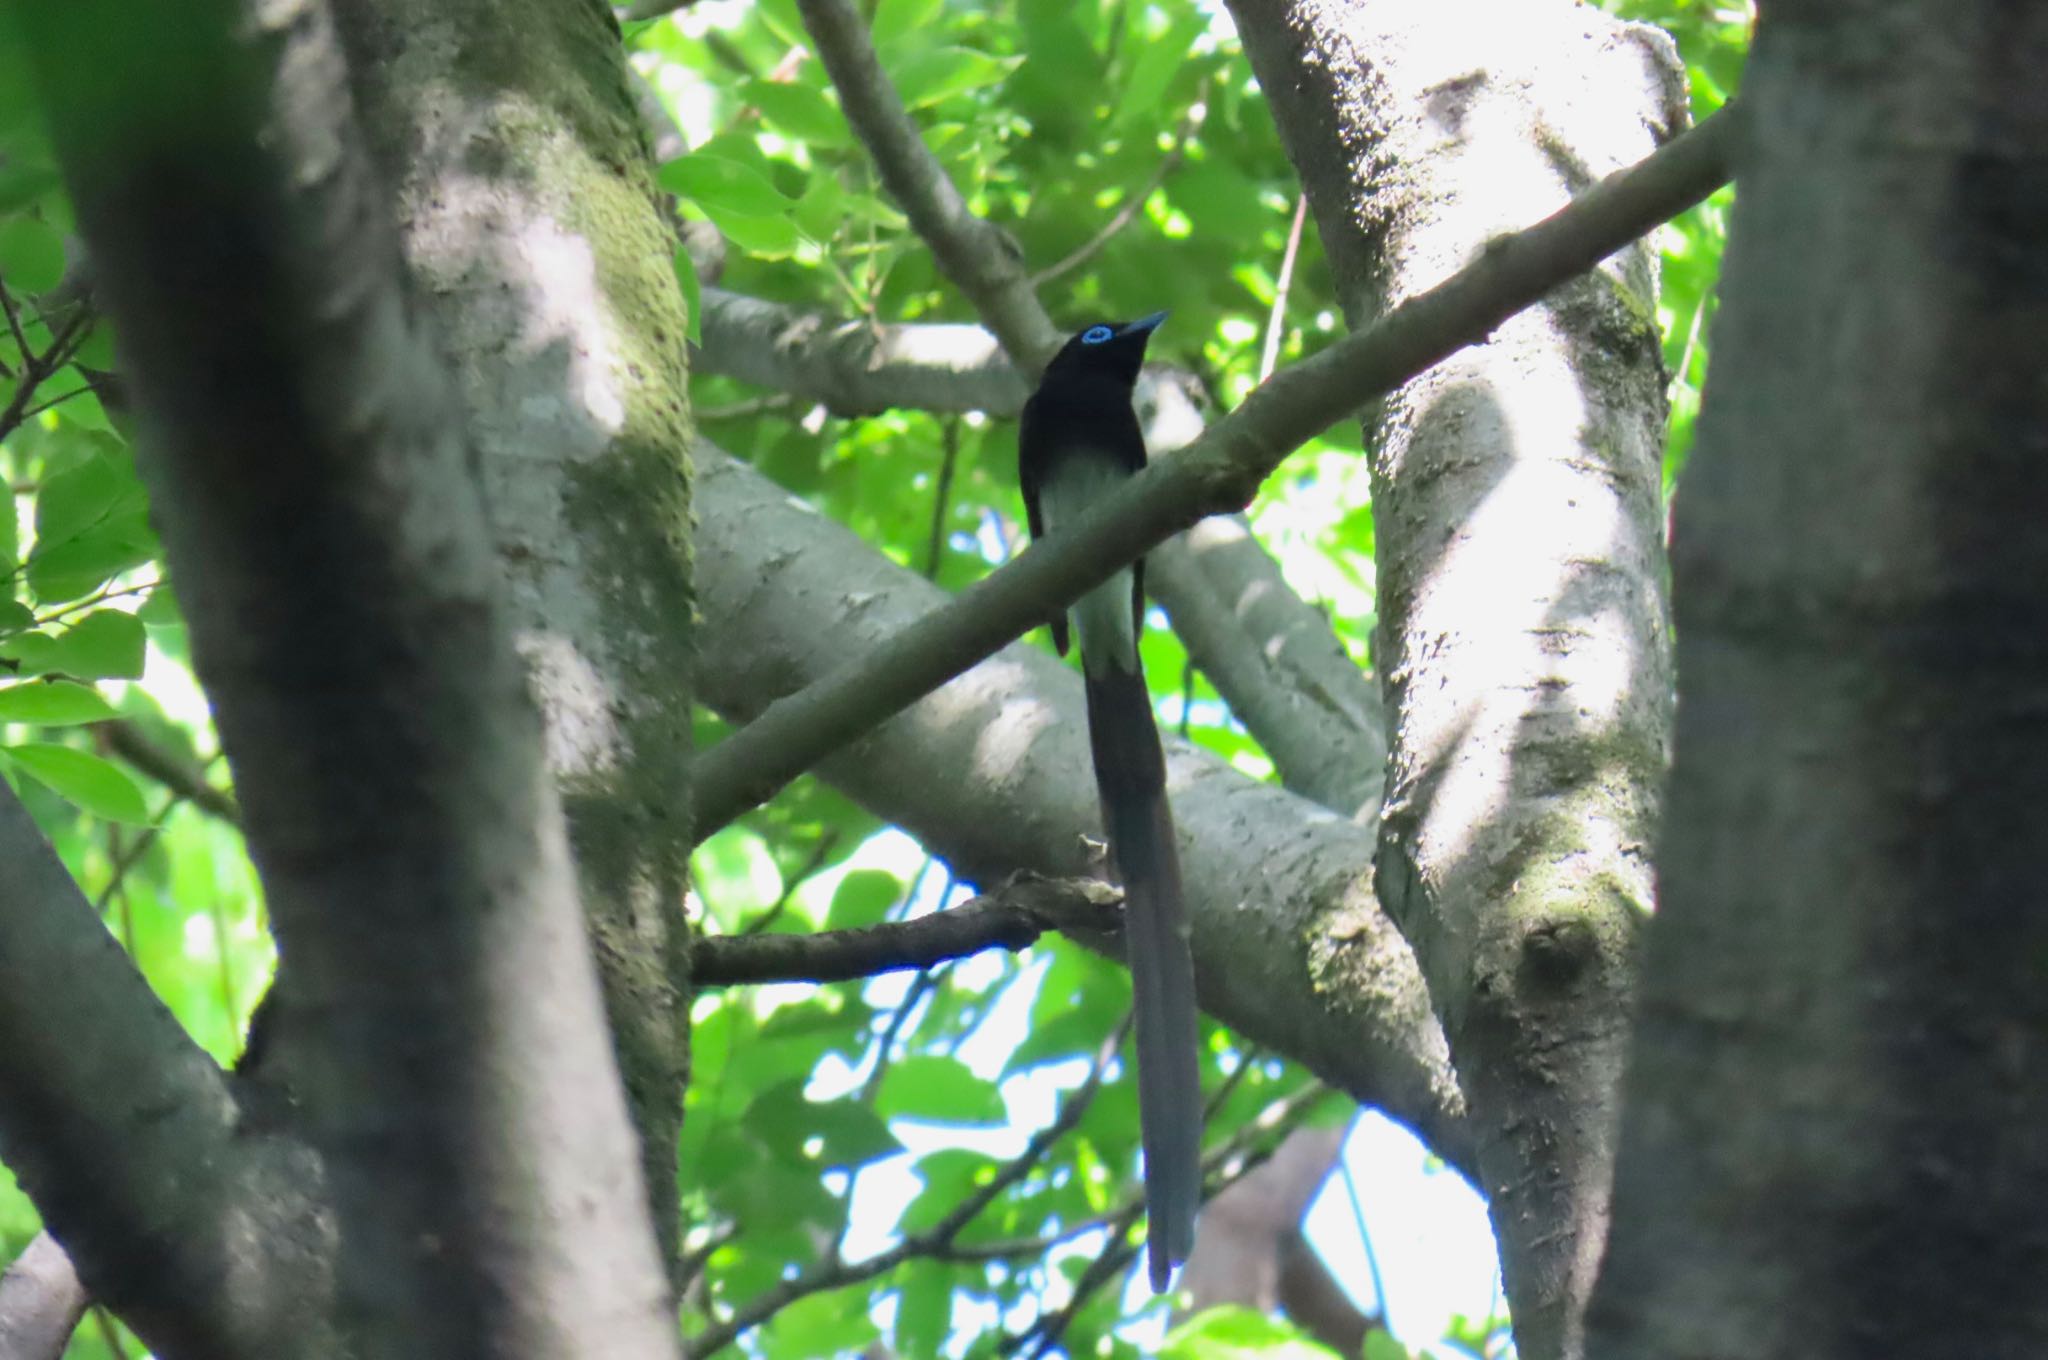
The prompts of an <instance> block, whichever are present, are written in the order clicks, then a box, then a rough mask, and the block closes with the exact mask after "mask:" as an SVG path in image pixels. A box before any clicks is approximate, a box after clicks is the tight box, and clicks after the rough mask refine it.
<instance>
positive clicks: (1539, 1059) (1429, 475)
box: [1233, 0, 1682, 1360]
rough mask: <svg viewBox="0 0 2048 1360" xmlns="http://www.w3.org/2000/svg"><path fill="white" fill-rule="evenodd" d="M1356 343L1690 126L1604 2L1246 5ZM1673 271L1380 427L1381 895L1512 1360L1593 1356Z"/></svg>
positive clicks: (1662, 49)
mask: <svg viewBox="0 0 2048 1360" xmlns="http://www.w3.org/2000/svg"><path fill="white" fill-rule="evenodd" d="M1233 11H1234V13H1235V14H1236V16H1237V20H1238V30H1239V32H1240V33H1241V34H1242V35H1243V38H1244V42H1245V47H1246V51H1247V53H1248V55H1249V56H1250V57H1251V59H1252V65H1253V68H1254V70H1255V71H1256V72H1257V73H1258V75H1259V79H1260V84H1261V86H1262V87H1263V88H1264V89H1265V90H1266V92H1267V95H1268V98H1269V100H1270V102H1271V104H1272V107H1273V113H1274V117H1275V120H1276V122H1277V123H1278V125H1279V128H1280V132H1281V136H1282V140H1283V141H1284V142H1285V144H1286V145H1287V147H1288V152H1289V155H1290V157H1291V158H1292V159H1293V160H1294V162H1295V164H1296V166H1297V167H1298V168H1299V169H1300V171H1301V173H1302V177H1303V183H1304V185H1305V186H1306V189H1307V191H1308V196H1309V203H1310V205H1311V206H1312V207H1313V208H1314V209H1315V213H1316V220H1317V224H1318V226H1319V228H1320V229H1321V232H1322V236H1323V242H1324V247H1325V249H1326V251H1327V252H1328V254H1329V257H1330V261H1331V265H1332V268H1333V270H1334V272H1335V274H1336V277H1337V281H1338V287H1339V294H1340V297H1341V298H1342V300H1343V302H1344V304H1345V308H1346V311H1347V314H1348V316H1349V318H1350V320H1351V323H1352V325H1353V326H1354V327H1360V326H1363V325H1364V324H1366V323H1368V322H1370V321H1372V320H1373V319H1375V318H1377V317H1379V316H1381V315H1382V314H1383V313H1385V312H1386V311H1387V309H1388V308H1390V307H1392V306H1395V305H1397V304H1399V303H1401V302H1403V301H1405V300H1407V299H1408V298H1410V297H1412V296H1414V295H1415V294H1416V293H1417V292H1419V291H1420V290H1422V289H1423V288H1425V287H1427V286H1429V285H1431V284H1434V283H1435V282H1436V281H1437V280H1438V279H1441V278H1442V277H1444V276H1445V275H1447V274H1450V273H1452V272H1453V271H1454V270H1456V269H1457V268H1458V267H1460V266H1461V265H1462V264H1464V263H1465V262H1466V261H1468V260H1470V259H1473V258H1475V257H1483V256H1484V254H1485V252H1486V250H1487V249H1488V248H1489V247H1490V243H1491V242H1492V240H1493V239H1494V238H1495V237H1496V236H1498V235H1499V234H1500V233H1501V232H1503V231H1506V230H1509V229H1511V228H1512V227H1513V226H1515V225H1516V224H1517V223H1518V222H1521V221H1526V220H1527V219H1528V218H1530V217H1532V216H1535V215H1536V214H1538V213H1540V212H1543V211H1546V210H1548V209H1551V208H1554V207H1556V206H1557V205H1559V204H1562V203H1564V202H1566V201H1568V200H1570V199H1571V198H1572V197H1573V196H1575V195H1577V194H1579V193H1580V192H1582V191H1583V190H1584V189H1586V188H1587V186H1589V185H1591V184H1592V183H1594V182H1595V181H1596V180H1598V179H1599V178H1600V177H1602V176H1604V175H1606V174H1607V173H1609V172H1610V171H1612V170H1614V169H1616V168H1618V167H1621V166H1624V165H1627V164H1629V163H1631V162H1632V161H1635V160H1637V159H1639V158H1640V157H1642V156H1643V155H1645V154H1647V153H1648V152H1650V151H1651V150H1652V149H1653V148H1654V147H1655V145H1656V144H1657V142H1658V141H1659V140H1661V139H1662V138H1663V137H1665V136H1667V135H1669V134H1670V133H1672V132H1674V131H1676V127H1677V123H1678V121H1679V120H1680V119H1681V118H1682V103H1681V102H1680V101H1679V100H1678V87H1677V84H1676V63H1675V61H1674V59H1673V57H1672V55H1671V53H1670V51H1669V47H1668V43H1666V42H1663V41H1662V40H1661V39H1655V40H1653V39H1651V38H1649V37H1647V36H1646V35H1645V34H1644V33H1642V32H1640V31H1637V30H1630V29H1627V28H1625V27H1622V26H1617V25H1613V24H1611V23H1610V22H1608V21H1605V20H1603V19H1599V18H1597V17H1591V16H1590V15H1589V12H1588V11H1587V10H1586V9H1585V7H1583V6H1574V5H1570V4H1562V3H1555V4H1554V3H1544V2H1543V0H1513V2H1512V3H1480V2H1478V0H1468V2H1467V3H1460V4H1446V3H1443V2H1442V0H1415V2H1414V3H1387V4H1380V5H1374V6H1370V7H1360V6H1356V5H1351V4H1345V3H1337V0H1239V3H1236V4H1235V5H1233ZM1655 296H1656V266H1655V257H1654V255H1653V254H1652V253H1651V252H1650V251H1649V250H1648V249H1647V248H1646V247H1645V246H1643V245H1641V244H1637V245H1634V246H1631V247H1628V248H1626V249H1624V250H1622V251H1621V252H1620V253H1618V254H1616V255H1614V256H1612V257H1610V258H1609V259H1608V260H1607V261H1606V262H1605V263H1604V264H1603V265H1602V266H1601V267H1600V268H1599V269H1596V270H1595V271H1593V272H1592V273H1591V274H1589V275H1587V276H1585V277H1582V278H1580V279H1577V280H1574V281H1573V282H1571V283H1569V284H1566V285H1564V286H1563V287H1560V288H1558V289H1557V290H1556V291H1554V292H1552V293H1551V294H1550V295H1549V296H1548V297H1547V298H1546V299H1545V300H1544V301H1543V302H1541V303H1539V304H1538V305H1537V306H1535V307H1532V308H1531V309H1529V310H1528V311H1526V312H1523V313H1521V314H1520V315H1517V316H1516V317H1514V318H1512V319H1510V320H1508V321H1507V322H1505V323H1504V324H1502V325H1501V326H1499V327H1497V328H1496V329H1495V330H1494V332H1493V334H1492V336H1491V337H1490V339H1489V340H1488V341H1487V342H1486V343H1485V344H1482V345H1475V346H1473V347H1471V348H1468V349H1465V350H1461V351H1460V352H1458V353H1457V354H1455V355H1453V356H1451V357H1449V358H1448V359H1446V360H1445V361H1444V362H1442V363H1440V364H1438V365H1437V366H1435V367H1434V368H1432V369H1431V370H1429V371H1428V372H1427V373H1425V374H1423V375H1421V376H1420V377H1418V378H1416V379H1414V380H1413V381H1411V382H1409V383H1407V384H1406V385H1405V386H1404V387H1402V388H1401V389H1399V390H1398V391H1397V392H1395V393H1392V394H1390V395H1389V396H1388V397H1386V398H1385V399H1384V401H1383V402H1382V403H1381V404H1380V406H1379V408H1378V410H1377V411H1376V412H1375V413H1374V414H1373V415H1372V416H1370V417H1369V419H1368V422H1367V438H1368V446H1369V448H1370V449H1371V451H1372V452H1371V457H1372V460H1373V500H1374V520H1375V525H1376V528H1377V545H1378V559H1379V583H1380V622H1379V635H1378V638H1377V646H1376V649H1375V652H1376V655H1375V660H1376V662H1377V665H1378V670H1379V673H1380V674H1381V676H1382V678H1383V681H1384V683H1385V686H1386V691H1387V699H1388V706H1389V709H1390V710H1391V725H1390V735H1391V738H1392V743H1391V744H1392V752H1391V763H1390V775H1389V786H1388V791H1387V807H1386V811H1385V813H1384V814H1383V820H1382V824H1381V829H1382V834H1381V838H1380V846H1379V853H1378V857H1377V880H1376V881H1377V886H1378V889H1379V894H1380V897H1381V899H1382V900H1383V901H1384V902H1385V903H1386V905H1387V909H1388V911H1389V913H1390V915H1392V916H1393V918H1394V919H1395V920H1396V921H1397V922H1399V924H1400V926H1401V929H1402V931H1403V932H1404V934H1405V935H1406V936H1407V937H1408V939H1409V940H1410V942H1411V943H1412V944H1413V946H1414V948H1415V951H1416V956H1417V958H1418V960H1419V961H1420V963H1421V966H1422V968H1423V972H1424V976H1425V977H1426V978H1427V979H1428V983H1429V991H1430V999H1431V1002H1432V1004H1433V1005H1434V1007H1435V1009H1436V1012H1437V1014H1438V1016H1439V1017H1440V1018H1441V1020H1442V1022H1443V1026H1444V1031H1445V1035H1446V1037H1447V1039H1448V1040H1449V1043H1450V1046H1451V1054H1452V1058H1453V1061H1454V1062H1455V1063H1456V1065H1457V1069H1458V1073H1459V1077H1460V1081H1461V1085H1462V1086H1463V1089H1464V1091H1465V1094H1466V1098H1467V1100H1468V1101H1469V1102H1470V1106H1471V1111H1472V1116H1473V1119H1474V1134H1475V1136H1476V1137H1477V1139H1478V1147H1479V1170H1480V1179H1481V1184H1482V1188H1483V1189H1484V1192H1485V1193H1486V1196H1487V1199H1488V1203H1489V1206H1490V1209H1491V1213H1492V1218H1493V1223H1494V1228H1495V1233H1496V1236H1497V1237H1498V1239H1499V1242H1500V1246H1501V1260H1502V1271H1503V1275H1504V1278H1505V1283H1506V1289H1507V1294H1508V1298H1509V1301H1510V1304H1511V1306H1512V1308H1513V1311H1514V1317H1515V1331H1516V1339H1517V1342H1518V1345H1519V1347H1520V1350H1521V1353H1522V1354H1523V1355H1524V1356H1527V1357H1530V1360H1553V1357H1560V1356H1572V1355H1576V1354H1577V1353H1578V1351H1579V1347H1580V1339H1579V1321H1580V1315H1581V1312H1582V1309H1583V1307H1584V1304H1585V1300H1586V1296H1587V1294H1588V1292H1589V1291H1590V1289H1591V1287H1592V1282H1593V1278H1594V1274H1595V1269H1596V1266H1597V1264H1598V1260H1599V1252H1600V1247H1601V1243H1602V1242H1603V1240H1604V1238H1605V1230H1606V1206H1607V1193H1608V1186H1609V1177H1610V1169H1611V1156H1612V1151H1611V1142H1612V1135H1611V1129H1612V1123H1613V1108H1614V1107H1613V1100H1614V1090H1615V1084H1616V1082H1617V1080H1618V1078H1619V1075H1620V1068H1621V1059H1622V1051H1623V1041H1624V1038H1625V1036H1626V1033H1627V1019H1628V1012H1627V1007H1628V999H1629V995H1630V992H1631V988H1632V983H1633V977H1634V968H1635V950H1636V937H1637V934H1638V930H1639V927H1640V924H1641V921H1642V920H1643V918H1644V915H1645V913H1646V912H1647V911H1648V909H1649V905H1650V901H1651V885H1650V878H1649V856H1648V845H1649V842H1650V839H1651V836H1652V834H1653V831H1654V827H1655V823H1656V808H1657V800H1658V792H1659V786H1660V784H1661V780H1662V775H1663V766H1664V748H1665V733H1666V723H1667V721H1668V717H1669V711H1670V695H1671V672H1670V662H1669V656H1668V645H1667V641H1666V639H1667V635H1668V630H1669V620H1668V617H1667V612H1666V607H1665V601H1664V593H1663V587H1662V579H1663V559H1662V541H1661V528H1662V516H1661V514H1660V504H1659V481H1660V457H1659V455H1660V453H1661V450H1662V447H1663V425H1664V413H1665V412H1664V401H1663V373H1662V366H1661V363H1660V358H1659V346H1658V336H1657V329H1656V320H1655V310H1654V302H1655Z"/></svg>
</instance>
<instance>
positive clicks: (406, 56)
mask: <svg viewBox="0 0 2048 1360" xmlns="http://www.w3.org/2000/svg"><path fill="white" fill-rule="evenodd" d="M338 13H339V15H340V17H341V20H342V28H343V36H344V39H345V40H346V41H347V43H348V45H349V49H350V55H351V57H352V59H353V63H354V69H355V71H356V73H357V75H356V82H355V83H356V88H357V92H358V97H359V99H360V101H361V106H362V110H363V119H364V125H365V128H366V129H367V133H368V136H369V138H370V143H371V148H372V152H373V154H374V156H375V158H376V160H377V162H378V165H379V167H380V169H381V170H382V171H383V173H384V175H385V177H386V179H387V180H388V181H389V182H390V183H391V184H392V185H393V186H394V188H395V190H396V192H397V196H398V201H399V205H400V220H401V221H402V223H403V224H404V226H403V247H404V250H405V255H406V259H407V263H408V265H409V267H410V269H411V272H412V275H413V277H414V278H415V279H416V280H418V282H419V284H420V288H419V290H418V304H417V305H418V306H419V308H420V310H421V311H422V312H423V313H424V314H425V315H426V316H427V317H428V318H429V320H430V322H431V331H432V333H433V334H435V335H436V336H437V337H438V338H439V340H440V344H441V349H442V352H443V354H444V355H445V356H446V358H447V363H448V368H449V371H450V372H451V373H452V374H453V375H454V377H455V393H456V399H457V401H458V402H459V404H460V406H461V408H462V410H463V412H464V419H465V423H466V425H467V428H468V429H469V430H470V432H471V439H472V442H473V447H474V450H475V455H476V460H477V470H478V472H479V474H480V476H481V479H482V484H483V489H484V504H485V511H486V514H487V515H488V517H489V521H490V525H489V527H490V533H491V539H492V544H493V547H494V549H495V552H496V556H497V559H498V563H499V566H500V568H501V570H502V571H503V573H504V575H505V577H506V578H507V580H508V581H509V582H510V607H511V618H512V627H513V628H514V630H515V632H516V636H517V640H518V646H519V650H520V652H521V654H522V656H523V657H524V658H525V661H526V668H527V677H528V683H529V684H530V686H531V687H532V690H533V692H534V695H535V697H536V699H537V700H538V701H539V703H540V706H541V712H542V718H543V722H544V724H545V730H546V739H545V741H546V746H545V749H546V756H547V764H548V769H549V772H550V773H551V774H552V775H553V776H554V779H555V782H556V784H557V786H558V787H559V788H560V789H561V791H562V795H563V803H564V806H565V808H566V810H567V812H568V816H569V829H570V835H571V838H572V841H573V843H574V846H575V851H576V870H577V878H578V883H579V886H580V888H581V899H582V903H583V908H584V912H585V915H586V917H587V918H588V921H589V926H590V931H591V935H592V939H593V941H594V943H595V945H596V951H597V960H598V966H599V969H600V971H601V974H602V977H603V980H604V985H605V996H606V1002H607V1011H608V1015H609V1018H610V1022H611V1030H612V1038H613V1043H614V1045H615V1048H616V1051H617V1056H618V1062H619V1067H620V1069H621V1071H622V1074H623V1076H624V1079H625V1083H626V1090H627V1094H628V1097H629V1099H630V1101H631V1104H632V1109H633V1115H634V1121H635V1124H636V1126H637V1128H638V1130H639V1133H640V1138H641V1168H642V1174H643V1176H644V1178H645V1180H646V1183H647V1187H648V1194H649V1203H650V1205H651V1209H652V1212H653V1215H654V1222H655V1228H656V1231H657V1233H658V1234H659V1236H660V1241H661V1245H662V1249H663V1256H664V1259H665V1260H666V1262H667V1263H668V1266H669V1268H670V1269H671V1270H673V1269H674V1268H675V1265H676V1259H677V1258H676V1243H677V1240H678V1236H679V1232H680V1222H679V1211H678V1207H677V1202H676V1164H675V1150H676V1143H677V1139H678V1137H679V1135H680V1132H681V1128H682V1100H683V1088H684V1085H685V1083H686V1081H687V1079H688V1075H689V979H688V964H687V948H688V928H687V923H686V922H685V920H684V917H683V893H684V889H685V887H686V885H687V875H688V847H689V844H690V837H689V831H688V826H687V808H688V806H689V788H688V772H689V749H690V736H691V733H690V699H691V692H690V675H691V670H692V668H693V661H692V649H693V647H694V645H695V644H694V637H693V631H692V619H693V617H694V612H695V602H694V599H693V596H692V593H691V585H690V563H689V552H690V539H689V526H690V514H691V509H690V484H689V474H688V463H687V457H686V450H687V441H688V417H687V410H688V389H687V373H686V366H685V360H684V356H683V343H682V337H683V336H684V334H685V333H686V331H687V318H686V316H685V313H684V308H683V301H682V296H681V291H680V289H679V288H678V287H677V285H676V281H675V277H674V274H673V271H672V266H671V264H670V255H671V253H672V244H671V241H670V237H669V232H668V229H667V227H666V226H665V224H664V222H663V219H662V217H661V215H660V213H659V212H658V211H657V208H656V202H655V196H654V189H653V183H652V179H651V170H650V167H649V164H648V160H647V153H646V148H645V143H644V134H643V132H642V130H641V124H640V119H639V114H638V111H637V109H636V108H635V106H634V104H633V101H632V98H631V95H630V93H629V91H628V88H627V85H626V80H625V65H624V61H623V58H622V55H621V52H620V48H619V39H618V32H617V28H616V26H615V25H614V23H613V22H612V19H611V17H610V15H609V14H608V13H607V12H606V11H605V9H604V8H603V7H602V6H599V5H596V4H562V3H559V2H558V0H342V3H340V4H339V6H338Z"/></svg>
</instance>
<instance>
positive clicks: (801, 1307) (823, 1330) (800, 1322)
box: [760, 1289, 881, 1360]
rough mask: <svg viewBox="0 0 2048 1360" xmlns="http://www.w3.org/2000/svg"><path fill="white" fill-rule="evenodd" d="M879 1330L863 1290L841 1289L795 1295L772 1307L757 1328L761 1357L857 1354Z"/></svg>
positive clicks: (782, 1359) (805, 1359)
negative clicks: (765, 1322)
mask: <svg viewBox="0 0 2048 1360" xmlns="http://www.w3.org/2000/svg"><path fill="white" fill-rule="evenodd" d="M879 1335H881V1329H880V1328H878V1327H876V1326H875V1322H874V1319H873V1318H870V1317H869V1316H868V1299H867V1291H866V1290H861V1289H842V1290H837V1291H828V1292H825V1293H818V1294H812V1295H810V1296H809V1297H807V1298H799V1299H797V1300H795V1301H794V1302H792V1303H788V1304H785V1305H784V1306H782V1307H781V1308H778V1309H776V1310H775V1316H774V1318H773V1319H772V1320H771V1321H770V1322H769V1323H768V1325H767V1326H766V1327H764V1328H762V1330H761V1336H760V1340H761V1354H762V1355H763V1356H764V1357H765V1360H812V1357H826V1358H828V1360H829V1357H832V1356H844V1355H859V1354H860V1353H861V1352H862V1351H863V1350H865V1349H866V1348H867V1346H868V1343H870V1342H872V1341H873V1340H874V1339H875V1338H876V1337H877V1336H879Z"/></svg>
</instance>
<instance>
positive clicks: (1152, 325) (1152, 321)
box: [1117, 312, 1166, 335]
mask: <svg viewBox="0 0 2048 1360" xmlns="http://www.w3.org/2000/svg"><path fill="white" fill-rule="evenodd" d="M1164 320H1166V313H1165V312H1154V313H1152V315H1150V316H1141V317H1139V318H1138V319H1137V320H1136V321H1133V322H1132V323H1131V324H1130V325H1128V326H1126V327H1124V328H1123V329H1122V330H1120V331H1118V332H1117V334H1118V335H1144V334H1146V333H1148V332H1150V331H1154V330H1157V329H1158V328H1159V323H1160V322H1162V321H1164Z"/></svg>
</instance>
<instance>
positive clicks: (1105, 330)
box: [1081, 326, 1116, 345]
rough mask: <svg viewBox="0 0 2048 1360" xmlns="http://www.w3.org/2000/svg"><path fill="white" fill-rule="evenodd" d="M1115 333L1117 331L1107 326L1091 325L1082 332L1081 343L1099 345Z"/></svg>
mask: <svg viewBox="0 0 2048 1360" xmlns="http://www.w3.org/2000/svg"><path fill="white" fill-rule="evenodd" d="M1115 334H1116V332H1115V331H1113V330H1111V329H1110V328H1109V327H1107V326H1090V327H1089V328H1088V329H1087V330H1085V331H1082V332H1081V343H1082V344H1084V345H1099V344H1101V343H1102V342H1103V341H1105V340H1107V339H1109V337H1110V336H1112V335H1115Z"/></svg>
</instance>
